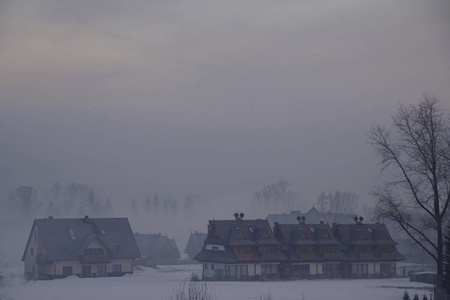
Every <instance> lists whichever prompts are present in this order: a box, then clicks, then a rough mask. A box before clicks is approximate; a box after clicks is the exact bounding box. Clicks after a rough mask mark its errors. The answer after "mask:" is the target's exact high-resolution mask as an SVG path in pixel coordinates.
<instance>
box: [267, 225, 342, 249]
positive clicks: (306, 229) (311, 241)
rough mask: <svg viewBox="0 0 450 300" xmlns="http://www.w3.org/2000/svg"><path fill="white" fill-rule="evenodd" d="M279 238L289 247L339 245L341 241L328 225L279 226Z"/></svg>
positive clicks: (276, 227) (276, 228)
mask: <svg viewBox="0 0 450 300" xmlns="http://www.w3.org/2000/svg"><path fill="white" fill-rule="evenodd" d="M275 231H276V234H277V237H278V238H279V239H280V241H282V242H283V243H284V244H289V245H321V244H326V245H337V244H339V241H338V240H337V239H336V238H335V237H334V235H333V232H332V231H331V230H330V227H329V226H328V225H327V224H277V225H276V226H275Z"/></svg>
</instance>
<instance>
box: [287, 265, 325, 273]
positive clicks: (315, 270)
mask: <svg viewBox="0 0 450 300" xmlns="http://www.w3.org/2000/svg"><path fill="white" fill-rule="evenodd" d="M295 265H309V275H318V274H319V269H322V268H321V267H320V268H319V264H318V263H295V264H292V266H295Z"/></svg>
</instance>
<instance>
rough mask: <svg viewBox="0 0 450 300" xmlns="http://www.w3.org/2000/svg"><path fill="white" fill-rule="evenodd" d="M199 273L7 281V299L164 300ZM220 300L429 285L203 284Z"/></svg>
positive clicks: (347, 298)
mask: <svg viewBox="0 0 450 300" xmlns="http://www.w3.org/2000/svg"><path fill="white" fill-rule="evenodd" d="M193 272H194V273H197V274H201V266H200V265H174V266H161V267H160V269H159V270H155V269H150V268H143V269H142V270H141V271H139V270H138V271H136V272H135V274H133V275H127V276H124V277H116V278H86V279H80V278H78V277H76V276H71V277H69V278H65V279H57V280H51V281H30V282H23V280H22V279H20V278H17V277H16V278H12V279H10V280H9V283H8V288H7V293H8V296H9V298H10V299H12V300H22V299H46V300H52V299H55V300H56V299H58V300H59V299H64V300H72V299H74V300H75V299H76V300H79V299H120V300H123V299H127V300H141V299H167V298H168V296H169V295H170V293H171V291H173V290H174V289H176V288H177V287H178V286H179V284H180V282H182V281H185V280H189V278H190V277H191V274H192V273H193ZM208 284H209V286H210V287H211V288H212V290H213V291H214V293H215V294H216V295H217V297H218V299H220V300H228V299H230V300H231V299H260V296H266V295H268V293H270V294H271V295H272V297H273V299H274V300H278V299H283V300H289V299H305V300H322V299H333V300H341V299H342V300H353V299H354V300H361V299H374V300H378V299H380V300H381V299H382V300H385V299H386V300H388V299H392V300H394V299H402V296H403V293H404V291H408V293H409V294H410V295H414V294H416V293H417V294H418V295H419V296H420V297H419V298H420V299H422V296H423V294H426V295H427V297H428V298H429V296H430V289H431V288H432V286H431V285H429V284H425V283H417V282H409V279H407V278H395V279H364V280H340V279H335V280H298V281H278V282H208Z"/></svg>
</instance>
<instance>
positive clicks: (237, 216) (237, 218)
mask: <svg viewBox="0 0 450 300" xmlns="http://www.w3.org/2000/svg"><path fill="white" fill-rule="evenodd" d="M234 218H235V219H236V220H242V219H243V218H244V213H243V212H241V213H240V214H239V213H237V212H236V213H234Z"/></svg>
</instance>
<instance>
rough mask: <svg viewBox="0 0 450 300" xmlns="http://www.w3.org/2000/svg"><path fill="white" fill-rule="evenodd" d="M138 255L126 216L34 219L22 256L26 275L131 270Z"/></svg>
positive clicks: (46, 276)
mask: <svg viewBox="0 0 450 300" xmlns="http://www.w3.org/2000/svg"><path fill="white" fill-rule="evenodd" d="M139 257H141V255H140V253H139V249H138V246H137V244H136V240H135V238H134V235H133V232H132V230H131V227H130V224H129V222H128V219H127V218H89V217H88V216H86V217H84V218H78V219H54V218H52V217H49V218H45V219H36V220H34V222H33V225H32V227H31V231H30V235H29V237H28V241H27V245H26V247H25V251H24V253H23V256H22V261H23V262H24V267H25V278H26V279H28V280H30V279H53V278H64V277H67V276H70V275H77V276H78V277H82V278H86V277H110V276H121V275H123V274H127V273H133V262H134V260H135V259H136V258H139Z"/></svg>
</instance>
